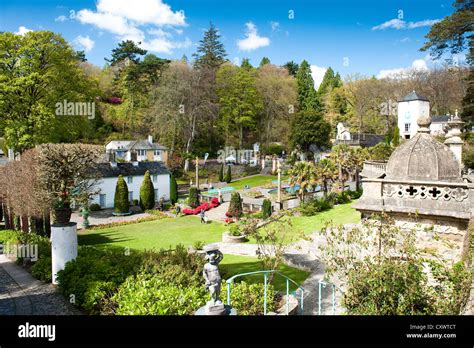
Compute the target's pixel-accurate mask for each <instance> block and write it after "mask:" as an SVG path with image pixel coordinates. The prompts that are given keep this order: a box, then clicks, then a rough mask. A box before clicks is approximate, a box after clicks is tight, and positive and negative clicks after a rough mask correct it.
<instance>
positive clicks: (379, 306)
mask: <svg viewBox="0 0 474 348" xmlns="http://www.w3.org/2000/svg"><path fill="white" fill-rule="evenodd" d="M426 284H427V277H426V274H424V272H423V265H422V262H420V261H417V260H407V261H403V260H392V259H380V260H379V261H376V263H374V262H361V263H360V264H359V266H358V267H357V268H356V269H354V270H353V271H351V272H350V274H349V278H348V284H347V290H346V292H345V294H344V298H343V305H344V306H345V307H346V308H347V310H348V313H349V314H355V315H420V314H433V313H434V308H433V299H432V298H431V297H430V295H429V294H428V293H427V292H426V291H425V289H426V288H427V286H426Z"/></svg>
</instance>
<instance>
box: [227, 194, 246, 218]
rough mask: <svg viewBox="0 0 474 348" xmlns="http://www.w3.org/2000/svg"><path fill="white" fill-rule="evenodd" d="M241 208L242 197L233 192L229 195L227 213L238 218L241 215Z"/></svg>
mask: <svg viewBox="0 0 474 348" xmlns="http://www.w3.org/2000/svg"><path fill="white" fill-rule="evenodd" d="M242 213H243V209H242V198H241V197H240V194H239V193H238V192H233V193H232V196H231V197H230V204H229V209H228V210H227V214H228V215H229V216H230V217H235V218H240V217H241V216H242Z"/></svg>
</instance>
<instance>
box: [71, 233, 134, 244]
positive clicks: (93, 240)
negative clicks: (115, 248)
mask: <svg viewBox="0 0 474 348" xmlns="http://www.w3.org/2000/svg"><path fill="white" fill-rule="evenodd" d="M114 235H120V234H119V233H114V232H112V231H111V232H104V233H100V234H99V233H91V234H78V236H77V238H78V242H79V245H101V244H111V243H118V242H127V241H130V240H133V239H132V238H123V237H121V238H117V237H114Z"/></svg>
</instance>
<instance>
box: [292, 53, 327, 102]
mask: <svg viewBox="0 0 474 348" xmlns="http://www.w3.org/2000/svg"><path fill="white" fill-rule="evenodd" d="M296 84H297V90H298V102H299V105H300V110H318V111H319V110H321V102H320V101H319V97H318V93H317V92H316V89H315V88H314V80H313V77H312V76H311V66H310V65H309V63H308V62H307V61H306V60H303V61H302V62H301V64H300V67H299V69H298V72H297V73H296Z"/></svg>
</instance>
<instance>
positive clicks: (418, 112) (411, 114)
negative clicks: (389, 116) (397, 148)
mask: <svg viewBox="0 0 474 348" xmlns="http://www.w3.org/2000/svg"><path fill="white" fill-rule="evenodd" d="M428 116H430V102H429V101H428V99H427V98H425V97H422V96H420V95H418V94H417V93H416V92H415V91H413V92H411V93H410V94H408V95H407V96H405V97H404V98H403V99H401V100H399V101H398V129H399V130H400V136H401V137H402V138H404V139H411V138H413V137H414V136H415V134H416V133H417V132H418V124H417V120H418V118H419V117H428Z"/></svg>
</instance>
